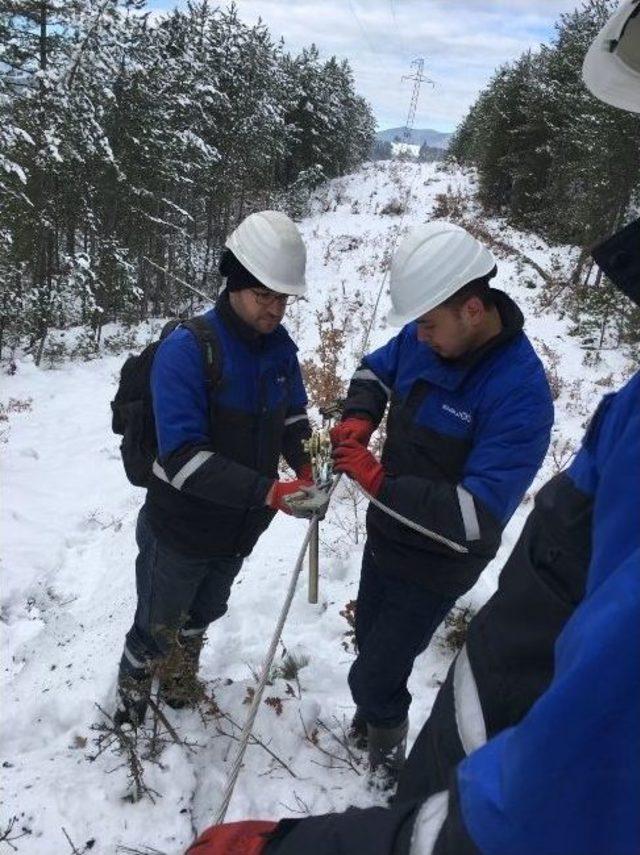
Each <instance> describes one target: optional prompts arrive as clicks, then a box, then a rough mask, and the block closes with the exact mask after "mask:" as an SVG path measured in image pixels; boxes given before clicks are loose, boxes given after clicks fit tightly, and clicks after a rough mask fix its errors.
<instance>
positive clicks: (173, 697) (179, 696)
mask: <svg viewBox="0 0 640 855" xmlns="http://www.w3.org/2000/svg"><path fill="white" fill-rule="evenodd" d="M203 646H204V635H192V636H188V637H187V638H181V637H179V638H178V640H177V642H176V644H175V645H174V647H173V650H172V651H171V653H170V654H169V655H168V656H167V658H166V660H165V661H164V662H163V664H162V666H161V668H160V671H159V674H160V697H161V698H162V700H163V701H164V702H165V703H166V704H168V705H169V706H170V707H171V708H172V709H174V710H181V709H184V708H185V707H193V706H195V705H196V704H197V703H198V701H199V700H202V698H203V697H204V686H203V684H202V683H201V681H200V680H199V679H198V668H199V666H200V654H201V653H202V648H203Z"/></svg>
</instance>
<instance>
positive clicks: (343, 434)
mask: <svg viewBox="0 0 640 855" xmlns="http://www.w3.org/2000/svg"><path fill="white" fill-rule="evenodd" d="M375 429H376V426H375V425H374V423H373V422H372V421H371V420H370V419H365V418H361V417H360V416H351V417H350V418H346V419H345V420H344V421H343V422H339V423H338V424H337V425H336V426H335V427H333V428H331V430H330V431H329V435H330V436H331V444H332V445H333V447H334V448H336V447H337V446H338V445H340V443H342V442H344V441H345V440H346V439H355V441H356V442H359V443H360V445H364V446H365V448H366V446H367V445H369V440H370V439H371V434H372V433H373V432H374V430H375Z"/></svg>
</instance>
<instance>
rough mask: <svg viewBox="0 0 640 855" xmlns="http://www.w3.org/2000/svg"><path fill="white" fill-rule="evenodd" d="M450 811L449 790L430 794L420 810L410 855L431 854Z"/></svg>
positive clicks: (414, 827)
mask: <svg viewBox="0 0 640 855" xmlns="http://www.w3.org/2000/svg"><path fill="white" fill-rule="evenodd" d="M448 813H449V793H448V791H447V790H443V791H442V792H441V793H434V795H432V796H429V798H428V799H427V800H426V802H425V803H424V804H423V805H422V807H421V808H420V810H419V811H418V815H417V817H416V821H415V824H414V826H413V833H412V835H411V847H410V849H409V855H431V853H432V852H433V847H434V846H435V845H436V841H437V839H438V835H439V834H440V831H441V829H442V826H443V825H444V821H445V819H446V818H447V814H448Z"/></svg>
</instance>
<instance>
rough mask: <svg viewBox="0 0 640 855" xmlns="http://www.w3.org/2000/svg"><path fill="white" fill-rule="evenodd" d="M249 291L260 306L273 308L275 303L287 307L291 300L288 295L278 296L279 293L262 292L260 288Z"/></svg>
mask: <svg viewBox="0 0 640 855" xmlns="http://www.w3.org/2000/svg"><path fill="white" fill-rule="evenodd" d="M249 290H250V291H251V293H252V294H253V296H254V297H255V298H256V303H257V304H258V305H259V306H272V305H273V304H274V303H279V304H280V305H281V306H286V305H287V300H288V299H289V295H288V294H278V292H277V291H261V290H259V289H258V288H249Z"/></svg>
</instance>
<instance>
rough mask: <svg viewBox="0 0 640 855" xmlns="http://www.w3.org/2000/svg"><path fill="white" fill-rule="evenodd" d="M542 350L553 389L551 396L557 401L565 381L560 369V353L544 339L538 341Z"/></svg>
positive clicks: (545, 367) (548, 380)
mask: <svg viewBox="0 0 640 855" xmlns="http://www.w3.org/2000/svg"><path fill="white" fill-rule="evenodd" d="M538 346H539V348H540V352H541V354H542V356H543V360H542V361H543V364H544V372H545V374H546V375H547V382H548V383H549V389H550V390H551V397H552V398H553V400H554V401H557V400H558V398H559V397H560V395H561V394H562V390H563V388H564V381H563V379H562V377H561V376H560V372H559V371H558V366H559V364H560V355H559V354H558V352H557V351H555V350H553V348H551V347H549V345H548V344H545V343H544V342H543V341H538Z"/></svg>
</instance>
